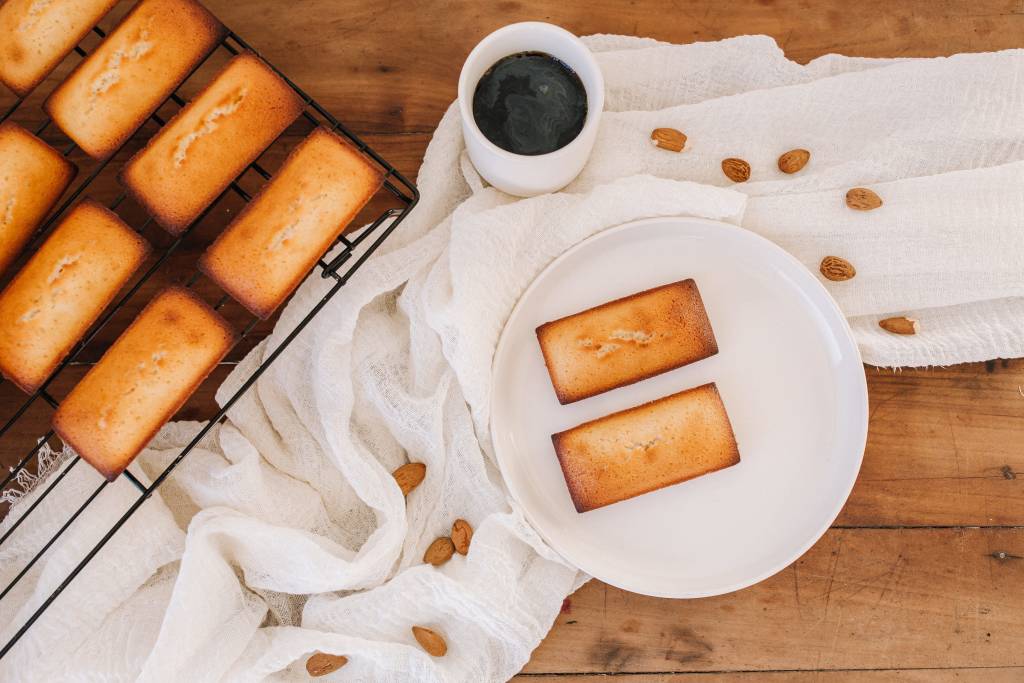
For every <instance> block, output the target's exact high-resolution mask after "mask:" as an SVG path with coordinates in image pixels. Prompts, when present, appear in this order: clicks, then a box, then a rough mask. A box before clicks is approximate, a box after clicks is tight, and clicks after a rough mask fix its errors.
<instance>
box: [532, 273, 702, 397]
mask: <svg viewBox="0 0 1024 683" xmlns="http://www.w3.org/2000/svg"><path fill="white" fill-rule="evenodd" d="M537 339H538V341H539V342H540V347H541V351H542V352H543V354H544V363H545V364H546V365H547V369H548V374H550V375H551V383H552V384H553V385H554V388H555V394H556V395H557V396H558V401H559V403H562V404H566V403H572V402H573V401H579V400H580V399H584V398H588V397H590V396H594V395H596V394H600V393H602V392H605V391H608V390H610V389H615V388H617V387H621V386H625V385H627V384H632V383H633V382H638V381H640V380H642V379H647V378H648V377H653V376H654V375H658V374H661V373H663V372H667V371H668V370H673V369H675V368H678V367H681V366H683V365H687V364H689V363H693V362H694V361H698V360H701V359H702V358H707V357H709V356H713V355H715V354H716V353H718V343H717V342H716V341H715V333H714V332H713V331H712V329H711V322H710V321H709V320H708V315H707V311H705V310H704V302H703V301H702V300H701V296H700V291H699V290H698V289H697V284H696V283H695V282H694V281H693V280H683V281H681V282H674V283H672V284H668V285H663V286H661V287H655V288H653V289H648V290H647V291H644V292H640V293H638V294H633V295H631V296H627V297H625V298H622V299H617V300H615V301H610V302H608V303H606V304H602V305H600V306H597V307H595V308H591V309H588V310H586V311H583V312H582V313H576V314H574V315H570V316H567V317H565V318H561V319H559V320H554V321H552V322H549V323H545V324H543V325H541V326H540V327H538V328H537Z"/></svg>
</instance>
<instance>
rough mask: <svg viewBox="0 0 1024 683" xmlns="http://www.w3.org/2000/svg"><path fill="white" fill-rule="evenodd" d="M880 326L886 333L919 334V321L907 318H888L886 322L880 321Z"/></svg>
mask: <svg viewBox="0 0 1024 683" xmlns="http://www.w3.org/2000/svg"><path fill="white" fill-rule="evenodd" d="M878 326H879V327H881V328H882V329H883V330H885V331H886V332H892V333H893V334H917V321H916V320H914V319H913V318H905V317H903V316H898V317H896V318H886V319H885V320H879V321H878Z"/></svg>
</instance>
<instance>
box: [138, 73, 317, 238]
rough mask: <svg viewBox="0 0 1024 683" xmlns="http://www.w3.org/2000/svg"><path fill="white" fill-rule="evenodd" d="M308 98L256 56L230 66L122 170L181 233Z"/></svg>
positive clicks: (153, 210)
mask: <svg viewBox="0 0 1024 683" xmlns="http://www.w3.org/2000/svg"><path fill="white" fill-rule="evenodd" d="M304 106H305V105H304V103H303V101H302V99H301V98H300V97H299V96H298V94H297V93H296V92H295V91H294V90H292V89H291V88H290V87H289V86H288V84H287V83H286V82H285V81H284V80H283V79H282V78H281V77H280V76H278V75H277V74H276V73H274V71H273V69H271V68H270V67H269V66H267V65H266V64H264V63H263V61H262V60H261V59H260V58H259V57H257V56H256V55H254V54H252V53H243V54H241V55H239V56H237V57H235V58H234V59H232V60H231V61H230V62H228V65H227V66H226V67H225V68H224V70H223V71H221V72H220V74H218V75H217V77H216V78H214V79H213V81H211V82H210V83H209V84H208V85H207V86H206V88H205V89H204V90H203V91H202V92H201V93H200V94H199V95H198V96H197V97H196V98H195V99H194V100H193V101H192V102H191V103H189V105H188V106H186V107H185V108H184V109H182V110H181V111H180V112H178V114H177V115H176V116H175V117H174V118H173V119H171V121H170V122H169V123H168V124H167V125H166V126H164V127H163V128H162V129H160V132H158V133H157V134H156V135H155V136H154V137H153V138H152V139H151V140H150V141H149V143H148V144H147V145H146V146H145V147H144V148H143V149H142V150H141V151H139V153H138V154H136V155H135V156H134V157H132V158H131V160H129V161H128V163H127V164H126V165H125V166H124V168H123V169H122V170H121V176H120V177H121V182H122V183H123V184H124V186H125V187H126V188H128V191H129V192H130V193H131V195H132V196H133V197H134V198H135V199H136V200H137V201H138V202H139V203H140V204H142V206H143V207H145V208H146V210H147V211H148V212H149V213H150V215H151V216H153V217H154V218H155V219H156V220H157V222H158V223H160V225H162V226H163V227H164V228H166V229H167V230H168V232H171V233H172V234H175V235H178V234H181V233H182V232H184V231H185V229H186V228H187V227H188V226H189V225H190V224H191V223H192V222H193V221H194V220H195V219H196V218H198V217H199V215H200V214H201V213H202V212H203V210H205V209H206V207H208V206H209V205H210V204H212V203H213V201H214V200H215V199H216V198H217V197H218V196H220V193H221V192H223V191H224V190H225V188H227V187H228V185H230V184H231V181H233V180H234V179H235V177H237V176H238V175H239V174H240V173H241V172H242V171H244V170H245V168H246V166H248V165H249V164H251V163H252V162H253V161H255V160H256V158H257V157H259V155H260V154H261V153H262V152H263V150H264V149H266V148H267V147H268V146H269V145H270V143H272V142H273V141H274V140H275V139H276V138H277V136H278V135H280V134H281V133H282V132H283V131H284V129H285V128H287V127H288V126H289V124H291V122H292V121H294V120H295V119H296V118H298V116H299V114H301V113H302V109H303V107H304Z"/></svg>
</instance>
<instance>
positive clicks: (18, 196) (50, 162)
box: [0, 122, 78, 274]
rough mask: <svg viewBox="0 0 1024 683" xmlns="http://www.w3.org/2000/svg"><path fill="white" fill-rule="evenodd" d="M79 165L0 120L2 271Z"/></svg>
mask: <svg viewBox="0 0 1024 683" xmlns="http://www.w3.org/2000/svg"><path fill="white" fill-rule="evenodd" d="M77 172H78V169H77V168H76V167H75V165H74V164H73V163H71V162H70V161H68V160H67V159H65V158H64V157H63V156H61V154H60V152H58V151H57V150H55V149H54V148H53V147H50V146H49V145H48V144H46V143H45V142H43V141H42V140H40V139H39V138H37V137H36V136H35V135H32V133H29V132H28V131H27V130H25V129H24V128H22V127H21V126H18V125H15V124H13V123H10V122H7V123H0V274H2V273H3V272H4V270H6V268H7V267H8V266H9V265H10V264H11V262H12V261H14V259H15V258H16V257H17V256H18V253H19V252H20V251H21V249H22V247H24V246H25V244H26V243H27V242H28V240H29V238H31V237H32V233H34V232H35V230H36V228H37V227H39V224H40V223H42V222H43V219H44V218H46V215H47V214H48V213H49V212H50V209H51V208H53V205H54V204H56V203H57V200H58V199H60V196H61V195H62V194H64V190H66V189H67V187H68V185H70V184H71V181H72V179H74V177H75V174H76V173H77Z"/></svg>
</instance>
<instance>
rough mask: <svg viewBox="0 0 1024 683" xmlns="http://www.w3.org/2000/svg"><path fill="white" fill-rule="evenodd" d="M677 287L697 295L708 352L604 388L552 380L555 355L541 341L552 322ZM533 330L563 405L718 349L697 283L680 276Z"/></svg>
mask: <svg viewBox="0 0 1024 683" xmlns="http://www.w3.org/2000/svg"><path fill="white" fill-rule="evenodd" d="M676 287H684V288H686V289H688V290H690V291H692V293H693V295H694V296H695V297H696V300H697V303H699V304H700V308H699V310H700V311H702V312H703V313H704V322H705V323H706V324H705V325H702V326H701V328H702V330H701V331H702V332H704V335H703V336H704V338H703V339H702V340H701V341H702V342H703V343H704V345H705V346H707V347H708V352H707V353H706V354H704V355H703V356H701V357H700V358H694V359H693V360H688V361H684V362H681V363H676V364H674V365H670V366H667V367H664V368H661V369H659V370H653V371H651V372H645V373H640V374H637V375H635V376H634V377H632V378H630V379H627V380H623V381H621V382H619V383H618V384H616V385H614V386H610V387H608V388H606V389H601V390H599V391H587V392H572V391H569V390H568V388H567V387H565V386H561V385H560V384H559V383H558V382H557V381H556V380H555V375H554V373H553V372H552V370H551V368H552V366H553V365H554V362H555V360H554V358H552V357H551V356H550V355H549V353H548V347H547V345H546V344H545V343H544V338H545V337H546V336H547V334H546V333H547V330H548V329H550V328H551V327H552V326H553V325H555V324H557V323H560V322H562V321H565V320H569V319H571V318H576V317H580V316H584V315H587V314H590V313H595V312H597V311H600V310H601V309H603V308H607V307H609V306H612V305H614V304H618V303H622V302H624V301H629V300H630V299H636V298H639V297H641V296H645V295H647V294H651V293H653V292H657V291H660V290H663V289H673V288H676ZM535 332H536V334H537V343H538V344H539V345H540V351H541V354H542V355H543V356H544V367H545V368H547V371H548V377H549V378H550V379H551V386H552V387H553V388H554V390H555V396H556V397H557V398H558V402H559V403H560V404H561V405H563V406H564V405H566V404H569V403H575V402H576V401H582V400H583V399H585V398H590V397H591V396H597V395H598V394H603V393H605V392H606V391H612V390H613V389H620V388H622V387H625V386H629V385H630V384H636V383H637V382H642V381H643V380H645V379H650V378H651V377H655V376H657V375H660V374H663V373H666V372H670V371H672V370H675V369H677V368H681V367H683V366H684V365H689V364H691V363H696V362H697V361H699V360H704V359H705V358H710V357H711V356H714V355H715V354H716V353H718V340H717V339H715V331H714V329H712V327H711V319H710V318H708V315H707V309H706V308H705V307H704V299H702V298H701V295H700V289H699V288H698V287H697V283H696V282H695V281H694V279H693V278H687V279H685V280H679V281H678V282H670V283H668V284H665V285H659V286H657V287H651V288H650V289H645V290H643V291H642V292H636V293H635V294H630V295H628V296H624V297H621V298H618V299H614V300H612V301H608V302H605V303H603V304H601V305H599V306H594V307H593V308H588V309H587V310H585V311H580V312H579V313H573V314H572V315H566V316H563V317H561V318H558V319H557V320H551V321H549V322H546V323H544V324H543V325H540V326H539V327H537V329H536V331H535Z"/></svg>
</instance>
